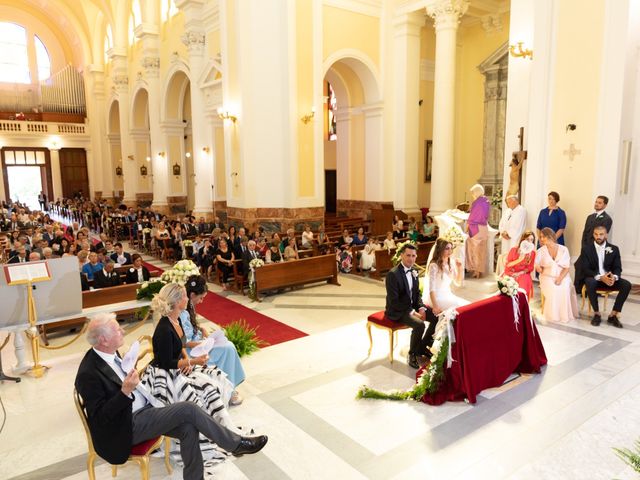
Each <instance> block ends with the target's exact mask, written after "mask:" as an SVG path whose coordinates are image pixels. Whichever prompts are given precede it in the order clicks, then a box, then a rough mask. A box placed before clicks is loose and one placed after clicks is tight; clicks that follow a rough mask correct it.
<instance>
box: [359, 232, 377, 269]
mask: <svg viewBox="0 0 640 480" xmlns="http://www.w3.org/2000/svg"><path fill="white" fill-rule="evenodd" d="M380 248H381V247H380V244H379V243H378V242H376V240H375V239H374V238H369V240H368V241H367V244H366V245H365V246H364V249H363V250H362V254H361V255H360V268H361V269H362V270H371V271H372V272H375V271H376V250H380Z"/></svg>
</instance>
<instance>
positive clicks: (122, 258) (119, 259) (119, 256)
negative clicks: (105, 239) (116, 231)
mask: <svg viewBox="0 0 640 480" xmlns="http://www.w3.org/2000/svg"><path fill="white" fill-rule="evenodd" d="M113 248H114V249H115V252H113V253H112V254H111V255H110V257H111V260H113V261H114V262H116V263H117V264H118V265H130V264H131V254H130V253H127V252H125V251H124V248H122V244H121V243H120V242H117V243H116V244H115V245H114V246H113Z"/></svg>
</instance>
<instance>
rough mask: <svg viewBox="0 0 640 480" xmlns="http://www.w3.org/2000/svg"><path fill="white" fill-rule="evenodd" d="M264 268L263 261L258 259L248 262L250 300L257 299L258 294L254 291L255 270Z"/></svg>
mask: <svg viewBox="0 0 640 480" xmlns="http://www.w3.org/2000/svg"><path fill="white" fill-rule="evenodd" d="M263 266H264V260H262V259H260V258H254V259H253V260H251V261H250V262H249V298H251V299H252V300H257V299H258V292H257V291H256V274H255V271H256V269H257V268H260V267H263Z"/></svg>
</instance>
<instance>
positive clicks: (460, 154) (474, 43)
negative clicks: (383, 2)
mask: <svg viewBox="0 0 640 480" xmlns="http://www.w3.org/2000/svg"><path fill="white" fill-rule="evenodd" d="M502 25H503V27H502V30H501V31H499V32H493V33H490V34H487V33H485V31H484V29H483V28H482V26H481V25H475V26H472V27H468V28H461V29H460V30H459V31H458V52H457V55H458V57H457V69H456V130H455V147H454V156H455V160H454V178H455V183H454V197H453V198H454V201H455V202H463V201H464V200H465V195H466V199H467V200H468V199H469V198H470V197H469V194H468V193H467V192H468V190H469V187H471V185H473V184H474V183H477V181H478V179H479V178H480V176H481V175H482V145H483V129H484V76H483V75H482V74H481V73H480V71H479V70H478V65H480V64H481V63H482V62H483V61H484V60H485V59H486V58H487V57H488V56H489V55H491V54H492V53H493V52H494V51H495V50H497V49H498V48H499V47H500V46H501V45H502V44H503V43H504V42H506V41H507V40H508V39H509V15H508V14H504V15H502ZM453 206H454V205H452V206H451V207H452V208H453Z"/></svg>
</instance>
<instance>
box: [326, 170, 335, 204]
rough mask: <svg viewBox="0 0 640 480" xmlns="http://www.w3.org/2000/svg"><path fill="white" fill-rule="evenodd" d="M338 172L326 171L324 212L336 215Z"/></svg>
mask: <svg viewBox="0 0 640 480" xmlns="http://www.w3.org/2000/svg"><path fill="white" fill-rule="evenodd" d="M336 178H337V177H336V171H335V170H325V171H324V211H325V212H326V213H336V203H337V196H338V191H337V183H336Z"/></svg>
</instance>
